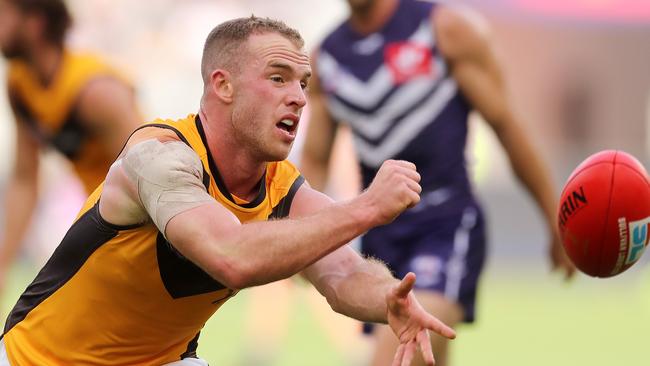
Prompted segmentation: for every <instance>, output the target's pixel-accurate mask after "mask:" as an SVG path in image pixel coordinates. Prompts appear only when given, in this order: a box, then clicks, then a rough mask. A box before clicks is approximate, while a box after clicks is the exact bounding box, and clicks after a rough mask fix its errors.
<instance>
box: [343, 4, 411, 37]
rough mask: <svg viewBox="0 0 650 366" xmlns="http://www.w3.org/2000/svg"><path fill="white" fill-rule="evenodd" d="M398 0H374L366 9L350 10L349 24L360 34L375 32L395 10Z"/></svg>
mask: <svg viewBox="0 0 650 366" xmlns="http://www.w3.org/2000/svg"><path fill="white" fill-rule="evenodd" d="M399 1H400V0H385V1H375V2H373V4H372V6H370V7H368V8H367V9H356V10H354V9H353V10H351V13H350V19H349V21H350V26H351V27H352V29H354V30H355V31H356V32H358V33H361V34H370V33H373V32H376V31H377V30H379V29H380V28H381V27H383V26H384V24H386V22H387V21H388V20H389V19H390V17H391V16H392V15H393V13H394V12H395V9H396V8H397V5H398V4H399Z"/></svg>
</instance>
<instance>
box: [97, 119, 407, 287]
mask: <svg viewBox="0 0 650 366" xmlns="http://www.w3.org/2000/svg"><path fill="white" fill-rule="evenodd" d="M142 133H145V132H142ZM142 133H140V132H138V133H136V135H134V138H135V139H136V140H137V139H138V138H140V137H141V135H142ZM172 140H173V139H172ZM157 167H158V168H159V169H158V168H157ZM201 172H202V169H201V162H200V160H199V158H198V156H196V154H195V153H194V151H192V150H191V149H189V147H187V146H186V145H184V144H183V143H181V142H178V141H163V142H161V141H159V139H155V140H154V139H146V140H140V142H138V143H135V144H133V145H130V146H129V147H128V148H127V150H126V153H125V154H124V156H123V157H121V158H120V159H119V160H118V161H117V162H116V163H115V164H114V165H113V166H112V167H111V170H110V171H109V174H108V177H107V179H106V183H105V186H104V192H103V193H102V200H101V201H100V206H99V208H100V212H101V214H102V216H103V217H104V218H105V219H106V220H108V221H109V222H112V223H114V224H118V225H124V224H129V223H134V222H138V221H142V220H146V219H148V218H151V220H152V221H153V222H154V223H156V225H157V226H158V228H159V230H160V231H161V232H163V233H165V236H166V238H167V239H168V240H169V241H170V243H171V244H172V245H173V246H174V247H175V248H176V249H177V250H178V251H179V252H180V253H181V254H183V255H184V256H185V257H186V258H188V259H189V260H191V261H193V262H194V263H196V264H197V265H198V266H199V267H201V268H202V269H203V270H204V271H206V272H207V273H208V274H210V275H211V276H212V277H214V278H215V279H216V280H218V281H220V282H221V283H223V284H224V285H226V286H228V287H230V288H234V289H239V288H244V287H249V286H255V285H261V284H264V283H269V282H272V281H276V280H279V279H283V278H287V277H289V276H292V275H294V274H296V273H298V272H300V271H301V270H303V269H304V268H305V267H307V266H308V265H310V264H312V263H313V262H315V261H317V260H318V259H320V258H322V257H323V256H325V255H327V254H328V253H331V252H332V251H334V250H336V249H337V248H339V247H341V246H342V245H344V244H345V243H347V242H348V241H349V240H351V239H352V238H354V237H356V236H358V235H360V234H361V233H363V232H365V231H367V230H368V229H369V228H371V227H373V226H377V225H381V224H384V223H388V222H390V221H392V220H393V219H394V218H395V217H396V216H397V215H398V214H399V213H401V212H402V211H403V210H404V209H406V208H407V207H411V206H413V205H414V204H416V203H417V202H418V201H419V193H420V186H419V184H418V181H419V175H418V173H417V172H416V171H415V166H414V165H413V164H411V163H407V162H402V161H389V162H387V163H385V164H384V165H383V166H382V168H380V171H379V173H378V174H377V177H376V178H375V181H374V182H373V184H372V185H371V187H370V188H369V189H368V190H366V191H365V192H364V193H363V194H361V195H359V196H358V197H356V198H355V199H352V200H350V201H347V202H343V203H338V204H333V205H329V206H327V207H323V208H322V209H320V210H317V211H315V212H314V213H313V214H312V215H309V216H305V217H301V218H292V219H285V220H273V221H263V222H252V223H244V224H242V223H240V222H239V220H238V219H237V217H236V216H235V215H233V214H232V213H231V212H230V211H228V210H227V209H226V208H225V207H223V206H222V205H221V204H219V203H218V202H217V201H215V200H214V199H212V197H210V196H209V195H208V194H207V193H206V192H205V187H203V185H202V183H201V179H202V177H201ZM306 189H308V187H307V186H303V187H302V188H300V189H299V190H298V192H297V194H296V196H300V195H302V193H301V192H303V190H306ZM294 204H296V203H295V202H294ZM292 206H293V205H292ZM321 207H322V206H321Z"/></svg>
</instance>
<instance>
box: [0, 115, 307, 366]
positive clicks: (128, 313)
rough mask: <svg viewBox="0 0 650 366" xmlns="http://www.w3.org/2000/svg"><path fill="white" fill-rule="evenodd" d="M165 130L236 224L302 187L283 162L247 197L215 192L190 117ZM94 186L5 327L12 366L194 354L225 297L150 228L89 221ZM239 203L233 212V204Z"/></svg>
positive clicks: (151, 360)
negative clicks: (194, 161)
mask: <svg viewBox="0 0 650 366" xmlns="http://www.w3.org/2000/svg"><path fill="white" fill-rule="evenodd" d="M145 127H146V128H163V129H171V130H173V131H174V132H176V134H177V135H178V136H179V138H180V139H181V140H182V141H184V142H185V143H187V144H188V145H189V146H190V147H191V148H192V149H193V150H194V151H195V152H196V153H197V155H198V156H199V157H200V158H201V161H202V163H203V183H204V185H205V186H206V188H207V191H208V192H209V193H210V195H211V196H212V197H214V199H215V200H217V201H218V202H219V203H220V204H222V205H223V206H224V207H226V208H227V209H228V210H230V211H231V212H232V213H233V214H235V215H236V216H237V217H238V218H239V220H240V221H241V222H243V223H245V222H250V221H259V220H268V219H270V218H281V217H285V216H287V215H288V213H289V208H290V207H291V201H292V199H293V197H294V195H295V193H296V192H297V190H298V189H299V188H300V186H301V185H302V183H303V182H304V179H303V178H302V176H301V175H300V173H299V172H298V170H297V169H296V168H295V167H294V166H293V165H292V164H291V163H290V162H288V161H280V162H272V163H269V164H268V165H267V169H266V172H265V175H264V177H263V178H262V179H261V181H260V184H259V186H260V190H259V193H258V196H257V198H255V199H254V200H253V201H251V202H248V203H243V202H242V201H241V200H239V199H237V198H236V197H233V196H232V195H231V194H229V193H228V191H227V190H225V187H224V185H223V183H222V180H221V178H220V176H219V171H218V169H217V167H216V165H215V163H214V161H213V160H212V158H211V154H210V153H209V151H208V148H207V147H206V146H207V145H206V141H205V135H204V133H203V128H202V125H201V121H200V120H199V118H198V116H193V115H190V116H189V117H187V118H186V119H183V120H179V121H161V120H158V121H156V122H155V123H154V124H150V125H145V126H143V127H141V128H145ZM101 192H102V186H100V187H99V188H98V189H97V190H96V191H95V192H94V193H93V194H92V195H91V196H90V197H89V199H88V201H87V202H86V204H85V206H84V208H83V209H82V211H81V213H80V216H79V217H78V219H77V221H76V222H75V223H74V224H73V225H72V227H71V228H70V230H69V231H68V233H67V235H66V236H65V238H64V239H63V241H62V242H61V244H60V245H59V247H58V248H57V249H56V251H55V252H54V254H53V255H52V257H51V258H50V260H49V261H48V262H47V264H46V265H45V266H44V268H43V269H42V270H41V271H40V273H39V274H38V275H37V277H36V279H35V280H34V281H33V282H32V284H31V285H30V286H29V287H28V288H27V290H26V291H25V292H24V293H23V294H22V296H21V297H20V299H19V300H18V303H17V304H16V306H15V307H14V309H13V310H12V312H11V314H10V315H9V317H8V319H7V323H6V324H5V329H4V332H5V333H4V335H3V337H4V342H5V346H6V348H7V352H8V354H9V359H10V362H11V363H12V364H15V365H161V364H164V363H167V362H172V361H175V360H179V359H181V358H183V357H188V356H191V355H194V353H195V351H196V347H197V341H198V334H199V332H200V330H201V328H202V327H203V325H204V324H205V322H206V321H207V320H208V318H209V317H210V316H211V315H212V314H213V313H214V312H215V311H216V310H217V309H218V308H219V307H220V306H221V305H222V304H223V303H224V302H225V301H226V300H227V299H228V298H229V297H231V296H233V295H234V294H235V291H233V290H231V289H229V288H226V287H225V286H223V285H222V284H220V283H219V282H217V281H215V280H214V279H212V278H211V277H210V276H209V275H208V274H206V273H205V272H204V271H203V270H201V269H200V268H199V267H197V266H196V265H195V264H193V263H192V262H190V261H189V260H187V259H186V258H184V257H183V256H182V255H181V254H180V253H178V252H177V251H176V250H175V249H174V248H173V246H171V245H170V243H168V242H167V241H166V240H165V238H164V236H163V235H162V234H161V233H160V232H159V231H158V229H157V228H156V227H155V226H154V225H153V224H152V223H146V224H143V225H135V226H128V227H126V226H116V225H113V224H110V223H108V222H106V221H105V220H104V219H103V218H102V217H101V216H100V215H99V212H98V202H99V200H100V197H101ZM238 202H239V203H238Z"/></svg>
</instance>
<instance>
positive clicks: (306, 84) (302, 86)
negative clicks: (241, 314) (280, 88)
mask: <svg viewBox="0 0 650 366" xmlns="http://www.w3.org/2000/svg"><path fill="white" fill-rule="evenodd" d="M300 87H301V88H302V90H307V88H308V87H309V83H308V82H306V81H301V82H300Z"/></svg>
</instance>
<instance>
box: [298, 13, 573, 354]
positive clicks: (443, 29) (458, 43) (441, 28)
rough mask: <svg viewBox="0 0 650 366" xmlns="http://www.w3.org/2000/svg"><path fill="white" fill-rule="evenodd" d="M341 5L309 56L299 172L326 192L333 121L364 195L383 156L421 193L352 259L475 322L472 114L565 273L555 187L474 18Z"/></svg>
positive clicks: (477, 266)
mask: <svg viewBox="0 0 650 366" xmlns="http://www.w3.org/2000/svg"><path fill="white" fill-rule="evenodd" d="M348 5H349V10H350V16H349V18H348V19H347V20H346V21H344V22H343V23H342V24H341V25H340V26H338V28H336V29H335V30H334V31H333V32H331V33H330V34H329V35H328V36H327V37H326V38H325V40H324V41H323V42H322V44H321V45H320V47H319V49H318V50H317V52H316V54H315V55H314V57H313V58H312V62H313V63H314V66H313V68H314V70H316V75H317V78H315V79H316V80H314V81H316V82H315V83H314V84H312V86H311V93H310V96H311V98H310V106H311V119H310V123H309V128H308V132H307V137H306V141H305V143H304V147H303V156H302V166H301V169H302V170H303V172H304V174H305V176H306V178H307V179H308V181H309V182H310V184H312V185H313V186H314V187H316V188H317V189H323V188H324V186H325V183H326V176H327V167H328V164H329V159H330V154H331V151H332V145H333V141H334V138H335V135H336V131H337V123H346V124H349V126H350V128H351V130H352V133H353V134H354V146H355V150H356V154H357V159H358V160H359V163H360V167H361V176H362V185H363V187H364V188H365V187H367V186H368V184H369V183H370V181H371V179H372V177H373V176H374V175H375V173H376V172H377V169H378V167H379V166H380V165H381V163H382V162H383V161H385V160H387V159H405V160H409V161H413V162H415V164H416V165H417V167H418V171H419V172H420V174H421V175H422V186H423V194H422V202H421V203H420V204H419V205H418V207H416V208H415V209H414V210H411V211H409V212H406V213H405V214H404V215H402V216H400V217H399V218H398V219H397V220H395V221H394V222H393V223H391V224H389V225H387V226H383V227H379V228H375V229H372V230H371V231H369V232H368V233H367V234H366V235H365V236H364V237H363V238H362V240H361V247H362V252H364V254H367V255H369V256H373V257H377V258H379V259H381V260H383V261H385V262H387V264H388V266H389V267H390V268H391V269H392V270H393V271H395V275H396V276H398V277H400V276H403V275H404V274H405V273H407V272H409V271H413V272H415V273H416V274H417V276H418V282H417V283H416V287H417V290H416V293H417V296H418V298H419V299H420V302H421V303H422V304H424V306H425V307H426V309H428V311H430V312H431V313H433V314H435V315H436V316H437V317H439V318H440V319H441V320H443V321H444V322H446V323H447V324H452V325H454V324H458V323H460V322H472V321H473V320H474V315H475V310H474V306H475V298H476V291H477V284H478V281H479V277H480V273H481V270H482V267H483V263H484V260H485V252H486V244H485V241H486V240H485V239H486V234H485V227H484V220H483V215H482V210H481V207H480V205H479V204H478V202H477V200H476V199H475V197H474V194H473V193H472V187H471V184H470V180H469V178H468V173H467V169H466V161H465V146H466V138H467V131H468V125H467V118H468V115H469V113H470V111H471V110H472V109H475V110H477V111H478V112H479V113H480V114H481V115H482V116H483V117H484V118H485V120H486V121H487V122H488V124H489V125H490V126H491V127H492V129H493V130H494V132H495V133H496V135H497V136H498V139H499V141H500V143H501V145H502V146H503V148H504V149H505V151H506V153H507V155H508V158H509V161H510V165H511V167H512V169H513V171H514V172H515V174H516V175H517V177H518V178H519V180H520V181H521V183H523V185H524V186H525V187H526V188H527V190H528V192H529V193H530V195H531V196H532V197H533V199H534V200H535V202H536V203H537V205H538V207H539V209H540V210H541V211H542V213H543V216H544V218H545V220H546V227H547V232H548V233H547V235H548V240H549V247H548V252H549V256H550V259H551V262H552V265H553V267H554V268H560V269H561V270H562V271H564V272H565V273H566V276H567V277H570V276H572V275H573V273H574V270H575V269H574V267H573V265H572V264H571V263H570V262H569V261H568V259H567V257H566V255H565V253H564V251H563V248H562V246H561V245H560V242H559V239H558V236H557V229H556V226H555V207H556V192H555V190H554V188H553V184H552V182H551V180H550V178H549V173H548V172H547V169H546V167H545V165H544V163H543V162H542V160H541V158H540V157H539V156H538V154H537V153H536V152H535V150H534V149H533V147H532V145H531V143H530V142H529V139H528V136H527V135H526V133H525V131H524V130H523V128H522V127H521V123H520V121H519V117H518V116H516V115H515V114H514V113H513V112H512V111H511V108H510V106H509V102H508V97H507V95H506V91H505V88H504V82H503V80H502V77H501V71H500V67H499V65H498V63H497V61H496V60H495V58H494V54H493V47H492V45H491V42H490V38H489V37H490V36H489V34H488V29H487V27H486V25H485V23H484V22H483V21H482V19H481V18H480V17H478V16H477V15H476V14H474V13H471V12H470V11H468V10H467V9H464V8H463V9H460V8H457V7H454V8H452V7H448V6H442V5H437V4H433V3H430V2H423V1H416V0H401V1H400V0H348ZM367 330H369V329H367ZM389 331H390V330H389V329H386V328H383V327H382V328H377V329H376V330H375V334H376V341H377V343H376V345H375V349H376V351H375V354H374V356H373V359H372V365H375V366H379V365H390V364H391V361H392V354H393V352H394V349H395V347H396V346H397V339H396V338H395V337H394V336H393V335H392V334H390V333H389ZM432 344H433V347H434V353H435V354H436V358H437V365H442V366H444V365H447V364H448V360H447V359H448V356H447V351H446V349H447V342H446V341H445V340H443V339H442V338H441V337H432ZM418 362H420V363H418V364H423V363H422V362H423V361H422V360H419V361H418Z"/></svg>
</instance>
